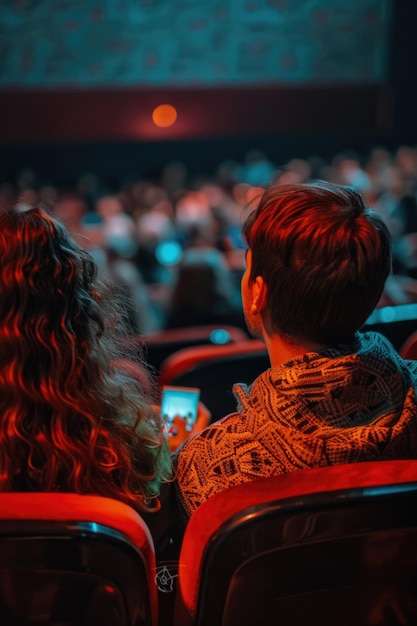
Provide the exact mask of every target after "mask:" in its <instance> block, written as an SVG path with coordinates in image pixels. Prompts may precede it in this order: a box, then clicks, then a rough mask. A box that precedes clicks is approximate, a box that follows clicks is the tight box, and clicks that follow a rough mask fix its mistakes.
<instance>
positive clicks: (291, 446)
mask: <svg viewBox="0 0 417 626" xmlns="http://www.w3.org/2000/svg"><path fill="white" fill-rule="evenodd" d="M243 233H244V235H245V238H246V241H247V244H248V250H247V256H246V262H247V266H246V271H245V273H244V275H243V278H242V287H241V291H242V300H243V308H244V313H245V318H246V322H247V325H248V328H249V330H250V331H251V333H252V334H253V335H254V336H255V337H258V338H261V339H263V340H264V342H265V344H266V347H267V349H268V354H269V358H270V362H271V368H270V369H268V370H266V371H265V372H263V373H262V374H260V376H258V378H256V380H255V381H254V382H253V383H252V385H251V386H250V387H246V386H245V385H243V384H236V385H235V386H234V393H235V396H236V398H237V401H238V409H237V412H236V413H232V414H231V415H228V416H227V417H225V418H223V419H222V420H220V421H218V422H215V423H213V424H212V425H210V426H209V427H208V428H206V429H205V430H203V431H202V432H200V433H198V434H196V435H195V436H193V437H192V438H191V439H189V440H188V441H186V442H185V443H184V445H183V446H182V447H181V448H180V449H179V451H178V452H177V457H176V476H177V495H178V502H179V505H180V508H181V509H182V512H183V514H184V515H183V517H184V520H186V519H187V517H188V516H189V515H191V514H192V513H193V511H195V509H196V508H197V507H198V506H199V505H200V504H201V503H202V502H203V501H204V500H206V499H207V498H209V497H210V496H211V495H213V494H215V493H218V492H220V491H222V490H224V489H227V488H228V487H231V486H233V485H236V484H239V483H243V482H246V481H251V480H254V479H256V478H260V477H265V476H270V475H276V474H282V473H286V472H291V471H294V470H300V469H307V468H311V467H318V466H325V465H334V464H339V463H349V462H358V461H370V460H377V459H397V458H398V459H400V458H417V423H416V422H417V399H416V389H417V363H414V362H409V361H407V362H406V361H404V360H402V359H401V357H400V356H399V355H398V354H397V352H396V351H395V350H394V348H393V347H392V345H391V344H390V343H389V342H388V340H386V339H385V338H384V337H383V336H382V335H379V334H377V333H371V332H368V333H363V332H361V331H360V329H361V327H362V326H363V325H364V323H365V321H366V320H367V318H368V317H369V315H370V313H371V312H372V310H373V309H374V308H375V306H376V305H377V303H378V301H379V299H380V297H381V294H382V292H383V289H384V284H385V280H386V278H387V276H388V274H389V273H390V269H391V242H390V235H389V232H388V229H387V227H386V226H385V224H384V222H383V221H382V219H381V218H380V217H379V216H378V215H377V214H376V213H374V212H373V211H371V210H370V209H368V208H367V207H366V206H365V204H364V201H363V199H362V197H361V196H360V195H359V194H358V193H357V192H355V191H354V190H352V189H351V188H348V187H342V186H339V185H334V184H330V183H324V182H316V183H312V184H304V185H276V186H273V187H271V188H269V189H267V190H266V191H265V193H264V194H263V196H262V198H261V200H260V203H259V206H258V207H257V208H256V209H255V211H254V212H253V213H252V214H251V215H250V216H249V217H248V218H247V220H246V222H245V224H244V226H243Z"/></svg>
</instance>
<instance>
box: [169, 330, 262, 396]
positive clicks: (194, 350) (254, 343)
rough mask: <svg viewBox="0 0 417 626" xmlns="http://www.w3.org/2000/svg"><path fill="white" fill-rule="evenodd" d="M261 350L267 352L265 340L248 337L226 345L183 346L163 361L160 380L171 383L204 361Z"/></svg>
mask: <svg viewBox="0 0 417 626" xmlns="http://www.w3.org/2000/svg"><path fill="white" fill-rule="evenodd" d="M259 352H264V353H265V354H266V346H265V344H264V342H263V341H260V340H258V339H246V340H244V341H239V342H238V343H228V344H226V345H201V346H193V347H191V348H183V349H182V350H177V351H176V352H174V353H173V354H171V356H169V357H168V358H166V359H165V361H163V363H162V365H161V369H160V377H159V378H160V382H161V385H171V384H172V383H173V381H175V380H176V379H177V378H178V376H181V375H182V374H183V373H184V372H188V371H189V370H190V369H192V368H193V367H195V366H196V365H199V364H200V363H202V362H203V361H204V362H206V361H209V360H212V359H221V358H224V357H229V356H241V355H245V354H253V353H259Z"/></svg>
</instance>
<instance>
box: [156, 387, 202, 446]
mask: <svg viewBox="0 0 417 626" xmlns="http://www.w3.org/2000/svg"><path fill="white" fill-rule="evenodd" d="M199 399H200V389H198V388H197V387H175V386H169V385H167V386H165V387H163V388H162V397H161V415H162V417H163V419H164V421H165V428H166V435H167V436H168V437H171V436H173V435H174V434H175V425H174V419H175V418H176V417H180V418H182V419H183V420H184V422H185V430H186V431H187V432H188V433H190V432H191V431H192V429H193V426H194V424H195V422H196V419H197V413H198V402H199Z"/></svg>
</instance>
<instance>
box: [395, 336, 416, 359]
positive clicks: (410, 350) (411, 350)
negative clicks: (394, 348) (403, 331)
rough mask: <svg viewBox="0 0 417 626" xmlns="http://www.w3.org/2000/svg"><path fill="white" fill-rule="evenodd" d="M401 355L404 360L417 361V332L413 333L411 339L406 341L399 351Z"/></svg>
mask: <svg viewBox="0 0 417 626" xmlns="http://www.w3.org/2000/svg"><path fill="white" fill-rule="evenodd" d="M399 353H400V355H401V356H402V357H403V359H409V360H411V361H415V360H416V359H417V331H415V332H413V333H411V335H409V337H407V339H406V340H405V341H404V343H403V344H402V345H401V346H400V349H399Z"/></svg>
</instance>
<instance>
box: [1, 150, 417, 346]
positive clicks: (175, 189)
mask: <svg viewBox="0 0 417 626" xmlns="http://www.w3.org/2000/svg"><path fill="white" fill-rule="evenodd" d="M315 179H321V180H327V181H329V182H334V183H338V184H342V185H348V186H350V187H352V188H354V189H356V190H357V191H359V192H360V193H361V194H362V195H363V197H364V198H365V200H366V201H367V203H368V204H369V205H370V206H372V207H373V208H374V210H375V211H377V212H378V213H379V214H380V215H381V216H382V217H383V218H384V220H385V222H386V224H387V226H388V228H389V230H390V233H391V236H392V241H393V272H392V274H391V276H390V277H389V280H388V281H387V285H386V289H385V291H384V293H383V296H382V297H381V301H380V304H381V305H382V304H403V303H407V302H417V195H416V194H417V149H416V148H415V147H413V146H405V145H404V146H399V147H398V148H397V149H396V150H392V151H390V150H388V149H386V148H384V147H382V146H375V147H374V148H373V149H372V150H371V151H370V153H369V155H367V156H366V157H365V158H364V157H361V156H360V155H358V154H357V153H355V152H353V151H348V150H346V151H343V152H340V153H339V154H336V155H334V157H333V158H332V159H330V160H327V161H326V160H325V159H323V158H321V157H320V156H317V155H315V156H312V157H309V158H308V159H303V158H291V159H290V160H288V161H287V162H285V163H274V162H273V161H272V160H271V159H270V158H269V157H268V156H267V155H266V154H265V153H264V152H262V151H261V150H250V151H248V152H247V154H246V155H244V156H243V158H242V160H241V161H240V162H239V161H238V160H233V159H223V161H221V162H219V165H218V167H217V169H216V171H215V172H214V174H213V175H212V176H200V177H198V178H191V177H190V176H189V175H188V172H187V167H186V165H185V164H184V163H182V162H181V161H179V160H178V161H172V162H169V163H167V164H166V166H165V167H164V168H162V170H161V172H160V175H159V176H155V177H154V178H153V179H152V180H151V179H149V180H147V179H144V178H141V177H140V176H139V175H137V176H133V175H130V177H126V178H125V179H124V180H122V181H120V184H119V187H117V184H115V183H114V181H113V184H112V187H113V188H112V189H111V190H110V186H109V185H107V184H105V183H103V181H100V179H99V177H98V176H97V175H96V174H94V173H93V172H88V173H83V174H80V176H79V177H78V179H77V180H76V181H75V183H74V187H73V188H72V189H58V188H54V186H53V185H51V184H50V183H48V184H46V185H40V184H39V183H38V181H37V177H36V173H35V172H34V171H33V170H31V169H29V168H26V169H24V170H22V171H20V172H18V173H17V175H16V178H15V180H14V181H12V182H11V181H4V182H3V184H2V185H1V186H0V212H1V211H5V210H7V209H8V208H10V207H12V206H17V207H18V208H20V209H21V210H26V209H27V208H29V207H31V206H34V205H35V204H36V203H41V205H42V206H44V207H45V208H46V209H48V207H54V211H55V214H56V216H57V217H59V219H60V220H61V221H63V222H64V224H66V225H67V227H68V229H69V231H70V232H71V235H72V237H73V238H74V239H76V241H77V243H78V244H79V245H81V246H82V247H84V248H85V249H86V250H88V251H89V252H90V253H91V254H92V255H93V257H94V259H95V261H96V262H97V264H98V266H99V268H100V272H102V273H103V275H105V274H107V273H108V274H109V275H111V276H112V278H113V280H114V281H115V282H117V283H119V284H120V289H121V291H122V292H123V293H124V297H125V298H126V303H127V304H126V306H127V307H128V309H129V311H130V319H131V325H132V330H133V331H134V332H139V333H145V334H146V333H148V332H152V331H154V330H157V329H162V328H164V327H165V326H166V325H168V326H171V325H178V324H179V323H180V319H181V314H178V313H174V312H173V307H174V308H176V309H177V308H178V300H181V299H184V298H183V295H184V289H183V287H181V286H178V287H177V281H179V279H180V276H181V281H180V282H181V284H182V283H183V278H182V277H183V273H184V272H186V273H190V272H192V273H193V274H195V270H192V268H191V265H190V263H189V258H190V257H189V256H188V257H187V254H188V252H187V251H188V249H189V248H191V247H192V248H197V247H199V248H206V249H210V250H212V249H215V250H217V251H218V252H219V254H218V255H217V259H218V261H219V267H220V266H224V267H225V268H226V269H225V272H229V274H230V279H231V280H229V283H231V287H230V293H229V294H226V295H225V294H224V293H223V295H222V296H221V298H223V305H222V307H223V309H225V307H226V308H227V307H228V306H229V305H225V302H226V301H227V300H230V299H231V300H232V301H234V294H235V291H236V289H237V287H238V285H239V282H240V278H241V276H242V273H243V270H244V264H245V249H246V244H245V242H244V241H243V240H242V237H241V227H242V224H243V222H244V220H245V218H246V216H247V213H248V210H249V208H250V207H251V206H252V203H253V202H255V201H256V198H258V197H260V195H261V194H262V192H263V191H264V190H265V188H267V187H268V186H270V185H272V184H302V183H304V182H307V181H310V180H315ZM220 255H221V256H222V261H221V262H220ZM183 256H184V258H183ZM200 256H203V254H202V253H200ZM213 258H214V255H213V254H211V259H213ZM211 264H212V261H210V260H209V259H208V260H207V264H206V269H205V272H206V281H205V284H206V286H207V285H208V274H209V273H210V272H211V273H212V275H213V276H212V278H214V270H213V267H212V265H211ZM200 265H202V259H200ZM210 267H212V269H209V268H210ZM201 271H202V270H201ZM223 282H224V281H223ZM200 287H201V288H202V287H203V285H202V284H201V285H200ZM179 293H182V295H181V297H180V296H179V295H178V294H179ZM201 297H202V296H201ZM221 298H220V299H221ZM189 300H190V302H191V301H193V303H192V304H191V303H188V304H189V306H190V307H192V306H194V305H196V303H197V300H198V298H197V294H196V293H194V294H189ZM215 300H216V304H215V303H214V302H213V305H214V308H215V309H216V308H219V297H218V296H216V297H215ZM173 301H175V303H174V304H173ZM233 306H234V305H232V309H233ZM222 307H220V308H222ZM212 308H213V307H212ZM203 309H204V304H203V301H202V303H201V305H200V306H197V308H196V309H192V308H190V310H189V314H187V315H185V316H184V317H183V318H182V319H183V321H184V323H185V324H190V323H191V321H190V320H191V318H192V312H191V311H192V310H195V313H196V315H197V317H196V319H203V318H204V316H203ZM206 312H207V315H208V309H206ZM197 313H198V314H197ZM227 315H228V314H227ZM227 315H226V317H227ZM220 317H221V316H220ZM195 323H197V322H195Z"/></svg>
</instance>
